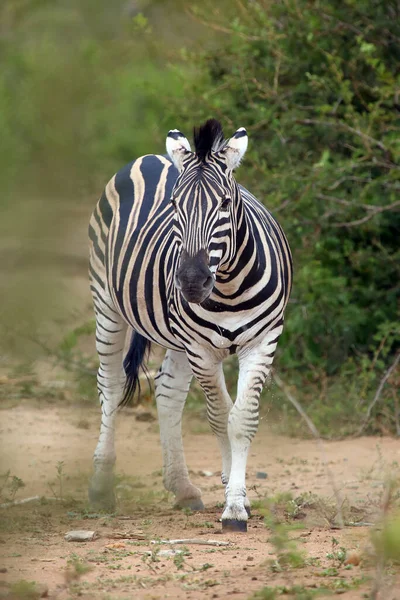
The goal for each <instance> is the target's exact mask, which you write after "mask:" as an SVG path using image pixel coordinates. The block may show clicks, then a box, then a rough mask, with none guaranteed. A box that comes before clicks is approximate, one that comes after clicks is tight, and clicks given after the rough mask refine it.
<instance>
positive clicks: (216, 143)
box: [193, 119, 225, 162]
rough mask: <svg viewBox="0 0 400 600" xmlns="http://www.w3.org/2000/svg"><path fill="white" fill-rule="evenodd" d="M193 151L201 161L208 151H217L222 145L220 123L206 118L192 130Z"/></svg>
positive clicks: (222, 137) (222, 138)
mask: <svg viewBox="0 0 400 600" xmlns="http://www.w3.org/2000/svg"><path fill="white" fill-rule="evenodd" d="M193 137H194V147H195V153H196V156H197V157H198V158H200V160H202V161H203V162H204V161H205V160H206V158H207V156H208V155H209V154H210V152H218V150H221V148H222V147H223V146H224V143H225V141H224V132H223V131H222V125H221V123H220V122H219V121H217V120H216V119H208V121H206V122H205V123H204V124H203V125H200V127H195V128H194V130H193Z"/></svg>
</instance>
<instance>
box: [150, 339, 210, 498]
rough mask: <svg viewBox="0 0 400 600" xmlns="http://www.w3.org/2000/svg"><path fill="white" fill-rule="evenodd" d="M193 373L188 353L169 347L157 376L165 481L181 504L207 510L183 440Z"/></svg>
mask: <svg viewBox="0 0 400 600" xmlns="http://www.w3.org/2000/svg"><path fill="white" fill-rule="evenodd" d="M192 376H193V374H192V370H191V368H190V365H189V362H188V360H187V358H186V355H185V353H183V352H175V351H173V350H167V352H166V354H165V358H164V361H163V364H162V366H161V368H160V370H159V372H158V374H157V376H156V377H155V384H156V401H157V410H158V420H159V425H160V438H161V446H162V451H163V463H164V469H163V480H164V486H165V488H166V489H167V490H168V491H170V492H173V493H174V494H175V497H176V506H177V507H179V508H190V509H191V510H204V505H203V502H202V500H201V492H200V490H199V489H198V488H196V487H195V486H194V485H193V484H192V483H191V482H190V479H189V473H188V470H187V466H186V461H185V456H184V452H183V443H182V412H183V407H184V405H185V401H186V396H187V394H188V391H189V387H190V382H191V380H192Z"/></svg>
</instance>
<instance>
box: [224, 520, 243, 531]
mask: <svg viewBox="0 0 400 600" xmlns="http://www.w3.org/2000/svg"><path fill="white" fill-rule="evenodd" d="M222 531H223V532H224V533H228V532H240V533H247V521H239V520H238V519H222Z"/></svg>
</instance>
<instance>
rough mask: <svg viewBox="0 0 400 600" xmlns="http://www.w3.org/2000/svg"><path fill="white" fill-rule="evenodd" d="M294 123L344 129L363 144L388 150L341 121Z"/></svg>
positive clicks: (304, 120)
mask: <svg viewBox="0 0 400 600" xmlns="http://www.w3.org/2000/svg"><path fill="white" fill-rule="evenodd" d="M295 122H296V123H299V124H300V125H322V126H324V127H335V128H339V129H344V130H345V131H350V132H351V133H354V134H355V135H357V136H358V137H360V138H361V139H362V140H363V141H364V142H369V143H370V144H372V145H374V146H378V148H380V149H381V150H383V151H384V152H387V151H388V149H387V148H386V146H385V145H384V144H382V142H380V141H379V140H376V139H375V138H373V137H371V136H370V135H368V134H366V133H364V132H363V131H360V130H359V129H355V128H354V127H351V126H350V125H347V123H343V121H319V120H318V119H295Z"/></svg>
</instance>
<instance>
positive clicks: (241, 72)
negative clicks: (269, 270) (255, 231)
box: [0, 0, 400, 436]
mask: <svg viewBox="0 0 400 600" xmlns="http://www.w3.org/2000/svg"><path fill="white" fill-rule="evenodd" d="M209 117H216V118H218V119H220V120H221V122H222V124H223V126H224V128H225V132H226V134H227V135H228V136H229V135H230V134H231V133H233V131H234V130H236V129H237V128H238V127H241V126H245V127H246V128H247V130H248V133H249V136H250V144H249V151H248V153H247V155H246V159H245V161H244V163H243V166H241V168H240V170H239V171H238V173H237V179H238V181H239V182H240V183H242V184H244V185H245V186H246V187H248V188H249V189H250V190H251V191H252V192H253V193H254V194H255V195H256V196H257V197H258V198H260V199H261V200H262V201H263V202H264V203H265V205H266V206H267V207H268V208H269V209H270V210H271V211H272V213H273V214H274V215H275V216H276V217H277V218H278V219H279V221H280V223H281V224H282V226H283V228H284V230H285V232H286V234H287V237H288V239H289V242H290V244H291V247H292V249H293V254H294V265H295V281H294V288H293V293H292V299H291V302H290V305H289V308H288V311H287V320H286V330H285V333H284V336H283V338H282V339H281V342H280V345H279V352H278V354H277V357H276V363H275V366H276V368H277V370H278V372H279V373H280V375H281V377H282V378H283V379H284V381H285V382H286V385H287V386H288V389H291V390H292V392H293V393H294V394H295V395H296V396H297V397H298V399H299V400H300V401H301V402H302V403H303V405H304V407H305V408H306V410H307V411H308V412H309V414H310V415H311V416H312V417H313V419H314V421H315V423H316V424H317V426H318V427H319V428H320V429H321V431H323V433H325V434H326V435H331V436H337V435H342V434H346V433H349V432H354V431H357V430H358V428H359V426H360V423H362V421H363V418H364V416H365V415H366V412H367V407H368V405H369V404H370V403H371V401H372V400H373V399H374V397H375V395H376V393H377V390H378V389H379V385H380V383H381V382H382V380H383V379H382V378H384V376H385V374H386V375H387V374H388V369H389V368H390V367H391V366H392V365H394V364H395V363H396V358H397V356H398V353H399V351H400V344H399V339H400V335H399V331H400V330H399V298H400V294H399V291H400V290H399V288H400V284H399V281H400V260H399V259H400V250H399V234H400V193H399V191H400V170H399V161H400V136H399V133H400V8H399V5H398V2H397V1H394V0H393V1H392V0H386V1H385V2H382V1H381V0H379V1H377V0H369V1H367V0H341V1H339V0H337V1H335V0H329V1H328V0H321V1H316V2H314V1H307V0H282V1H272V0H260V1H255V0H253V1H251V0H248V1H244V0H229V1H227V0H223V1H221V2H218V3H216V2H215V1H214V2H212V1H210V0H201V1H200V0H199V1H194V2H185V1H184V0H164V1H160V0H159V1H157V0H147V1H134V0H130V1H127V0H124V1H123V0H115V1H114V2H112V3H110V2H106V1H105V0H96V2H95V1H94V0H83V1H78V0H69V1H68V2H67V1H66V0H58V1H55V0H52V1H50V0H3V2H2V4H1V6H0V177H1V190H2V194H1V196H0V252H1V257H2V260H1V276H0V291H1V298H2V302H1V308H0V314H1V317H0V335H1V342H0V348H1V361H0V367H1V369H2V371H5V372H7V373H11V372H13V373H16V372H18V373H26V372H28V371H29V372H30V370H32V368H33V367H32V365H33V364H34V362H37V361H40V360H41V359H42V357H44V356H45V357H47V358H54V359H55V360H61V362H62V361H64V363H65V364H67V365H69V366H71V365H74V364H77V363H79V364H80V365H81V366H82V364H83V365H85V364H86V363H87V368H86V367H85V368H84V369H83V371H82V369H80V370H78V371H77V375H76V376H77V380H78V388H77V392H76V399H77V400H78V401H82V399H85V398H87V397H90V398H94V397H95V388H94V384H93V376H92V372H93V371H94V368H95V365H94V361H95V358H94V355H93V348H92V346H91V345H90V344H91V343H92V342H87V344H86V346H85V343H83V344H82V338H83V337H85V336H86V337H87V338H88V340H91V339H92V335H91V330H92V327H91V324H90V323H88V319H91V313H90V306H89V305H90V300H89V296H88V289H87V284H86V265H87V257H86V256H87V251H86V247H87V242H86V228H87V223H88V219H89V216H90V213H91V210H92V209H93V207H94V205H95V202H96V200H97V198H98V196H99V195H100V193H101V191H102V188H103V186H104V185H105V183H106V182H107V181H108V179H109V178H110V177H111V176H112V175H113V173H114V172H115V171H117V170H118V169H119V168H120V167H121V166H123V165H124V164H125V163H126V162H128V161H130V160H132V159H133V158H135V157H137V156H139V155H141V154H144V153H152V152H158V153H163V152H164V141H165V136H166V133H167V131H168V129H170V128H175V127H177V128H179V129H181V130H182V131H184V132H185V133H186V134H187V136H188V137H191V131H192V128H193V126H194V125H198V124H199V123H201V122H202V121H203V120H205V119H206V118H209ZM85 361H86V363H85ZM87 374H89V375H90V378H89V382H87V381H86V379H85V376H86V375H87ZM227 375H228V378H229V379H230V381H231V382H232V385H233V381H234V376H235V364H234V363H232V364H231V365H228V368H227ZM389 375H390V376H387V378H386V379H385V380H384V385H382V389H381V392H380V397H379V399H378V401H377V402H376V404H375V406H374V409H373V411H372V414H371V417H372V418H371V419H370V420H369V422H368V426H367V428H366V429H367V431H373V432H377V431H378V432H383V433H387V432H391V433H392V432H397V433H399V422H398V389H399V384H400V375H399V370H398V369H395V368H393V369H392V370H391V371H390V373H389ZM83 380H84V382H83ZM30 389H31V388H29V386H27V385H25V386H24V388H23V389H22V391H20V392H19V394H20V396H21V397H24V396H26V395H29V393H30V392H29V390H30ZM88 390H89V391H88ZM7 394H9V392H8V391H7V392H3V397H4V396H6V395H7ZM280 394H281V392H279V391H277V390H275V392H274V393H273V395H272V397H273V400H272V405H273V406H272V408H273V409H274V410H276V411H277V412H278V413H280V414H281V416H282V414H284V416H285V418H284V422H285V423H286V425H287V428H288V429H287V431H290V432H297V431H300V427H301V426H300V423H299V420H298V419H297V420H296V419H291V418H290V417H291V415H292V410H293V409H292V407H291V406H290V403H288V402H287V400H286V399H285V395H284V394H283V395H282V396H281V395H280ZM268 397H269V396H268V395H266V396H265V398H266V400H265V402H271V401H270V400H267V398H268ZM282 411H283V412H282Z"/></svg>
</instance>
